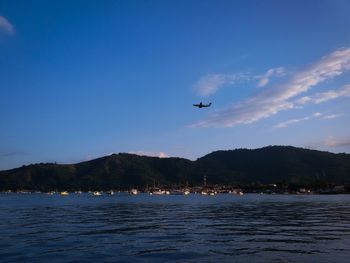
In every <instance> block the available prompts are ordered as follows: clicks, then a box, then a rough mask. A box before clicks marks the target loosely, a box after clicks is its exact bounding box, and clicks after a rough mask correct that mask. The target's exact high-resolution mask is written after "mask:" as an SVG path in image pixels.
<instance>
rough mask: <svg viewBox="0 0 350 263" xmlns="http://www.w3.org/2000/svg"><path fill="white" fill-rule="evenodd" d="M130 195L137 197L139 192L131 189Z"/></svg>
mask: <svg viewBox="0 0 350 263" xmlns="http://www.w3.org/2000/svg"><path fill="white" fill-rule="evenodd" d="M130 194H132V195H138V194H139V191H138V190H137V189H135V188H134V189H131V190H130Z"/></svg>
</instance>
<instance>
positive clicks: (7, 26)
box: [0, 16, 15, 35]
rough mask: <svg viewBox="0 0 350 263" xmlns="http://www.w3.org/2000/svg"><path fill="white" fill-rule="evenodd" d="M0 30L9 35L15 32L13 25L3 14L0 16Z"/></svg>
mask: <svg viewBox="0 0 350 263" xmlns="http://www.w3.org/2000/svg"><path fill="white" fill-rule="evenodd" d="M0 31H4V32H6V33H8V34H10V35H13V34H14V33H15V29H14V27H13V25H12V24H11V23H10V22H9V21H8V20H7V19H6V18H5V17H3V16H0Z"/></svg>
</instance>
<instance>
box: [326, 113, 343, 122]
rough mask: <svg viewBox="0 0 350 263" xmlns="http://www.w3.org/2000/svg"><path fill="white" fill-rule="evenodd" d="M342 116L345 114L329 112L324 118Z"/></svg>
mask: <svg viewBox="0 0 350 263" xmlns="http://www.w3.org/2000/svg"><path fill="white" fill-rule="evenodd" d="M340 116H343V114H341V113H338V114H329V115H325V116H324V117H323V118H324V119H326V120H330V119H336V118H339V117H340Z"/></svg>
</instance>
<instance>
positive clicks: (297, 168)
mask: <svg viewBox="0 0 350 263" xmlns="http://www.w3.org/2000/svg"><path fill="white" fill-rule="evenodd" d="M204 175H205V176H207V179H208V183H209V184H254V183H263V184H269V183H284V184H293V185H311V186H316V187H317V186H322V185H325V184H328V183H331V184H343V183H350V154H334V153H330V152H322V151H316V150H308V149H302V148H296V147H291V146H269V147H264V148H260V149H255V150H248V149H236V150H230V151H216V152H213V153H210V154H208V155H206V156H204V157H202V158H199V159H198V160H196V161H190V160H186V159H183V158H157V157H146V156H138V155H134V154H125V153H121V154H113V155H110V156H106V157H102V158H98V159H94V160H91V161H87V162H81V163H77V164H53V163H45V164H43V163H40V164H32V165H28V166H22V167H20V168H16V169H12V170H7V171H1V172H0V190H7V189H12V190H20V189H28V190H43V191H47V190H63V189H67V190H76V189H81V190H95V189H96V190H97V189H101V190H107V189H127V188H130V187H145V186H147V185H149V186H153V185H154V184H156V185H158V184H159V185H174V184H177V185H180V184H182V185H184V184H186V183H189V184H190V185H201V184H202V181H203V176H204Z"/></svg>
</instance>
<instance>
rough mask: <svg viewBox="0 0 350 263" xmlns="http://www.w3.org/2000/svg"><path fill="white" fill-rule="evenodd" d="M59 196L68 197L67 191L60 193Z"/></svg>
mask: <svg viewBox="0 0 350 263" xmlns="http://www.w3.org/2000/svg"><path fill="white" fill-rule="evenodd" d="M60 194H61V195H63V196H65V195H69V193H68V191H62V192H61V193H60Z"/></svg>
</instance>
